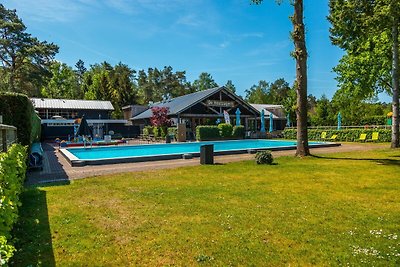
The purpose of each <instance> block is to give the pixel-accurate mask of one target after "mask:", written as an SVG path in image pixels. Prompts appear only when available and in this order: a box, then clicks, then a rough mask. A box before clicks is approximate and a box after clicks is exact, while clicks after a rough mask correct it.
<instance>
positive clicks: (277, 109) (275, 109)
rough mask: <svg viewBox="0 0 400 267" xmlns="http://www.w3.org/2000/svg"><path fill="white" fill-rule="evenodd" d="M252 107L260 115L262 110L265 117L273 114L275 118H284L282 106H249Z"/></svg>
mask: <svg viewBox="0 0 400 267" xmlns="http://www.w3.org/2000/svg"><path fill="white" fill-rule="evenodd" d="M250 105H251V106H252V107H254V108H255V109H257V110H258V111H259V112H260V113H261V111H262V110H264V111H265V115H267V116H270V114H273V115H274V116H275V117H276V118H286V117H285V112H284V108H283V106H282V105H272V104H250Z"/></svg>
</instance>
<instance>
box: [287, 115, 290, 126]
mask: <svg viewBox="0 0 400 267" xmlns="http://www.w3.org/2000/svg"><path fill="white" fill-rule="evenodd" d="M286 126H287V127H290V113H288V114H287V115H286Z"/></svg>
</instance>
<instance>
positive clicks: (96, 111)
mask: <svg viewBox="0 0 400 267" xmlns="http://www.w3.org/2000/svg"><path fill="white" fill-rule="evenodd" d="M31 101H32V104H33V106H34V107H35V110H36V112H37V113H38V115H39V117H40V118H41V124H42V138H43V139H54V138H61V139H68V138H73V136H74V124H75V120H76V119H78V118H82V116H85V118H86V119H87V121H88V124H89V126H90V127H92V129H93V135H94V136H93V137H99V138H102V137H103V135H104V134H108V133H109V132H114V133H119V134H121V135H122V136H126V137H132V136H136V135H138V134H139V128H138V127H128V126H126V124H127V122H128V121H127V120H116V119H112V118H111V112H112V111H113V110H114V107H113V105H112V104H111V102H110V101H99V100H76V99H48V98H31Z"/></svg>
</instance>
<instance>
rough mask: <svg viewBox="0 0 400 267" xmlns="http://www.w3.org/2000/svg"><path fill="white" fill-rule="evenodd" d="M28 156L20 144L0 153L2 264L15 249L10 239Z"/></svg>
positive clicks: (0, 249) (0, 237)
mask: <svg viewBox="0 0 400 267" xmlns="http://www.w3.org/2000/svg"><path fill="white" fill-rule="evenodd" d="M26 158H27V148H26V147H24V146H22V145H20V144H13V145H11V146H10V148H9V149H8V151H7V152H6V153H0V199H1V205H0V260H1V261H0V265H4V264H6V263H7V261H8V260H9V259H10V258H11V257H12V255H13V253H14V251H15V248H14V246H13V245H12V244H9V242H8V241H9V240H10V238H11V230H12V227H13V225H14V223H15V222H16V220H17V218H18V207H19V206H20V205H21V202H20V200H19V195H20V193H21V191H22V188H23V183H24V180H25V173H26Z"/></svg>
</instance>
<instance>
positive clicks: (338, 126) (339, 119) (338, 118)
mask: <svg viewBox="0 0 400 267" xmlns="http://www.w3.org/2000/svg"><path fill="white" fill-rule="evenodd" d="M340 128H342V114H340V112H339V113H338V115H337V129H338V130H340Z"/></svg>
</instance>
